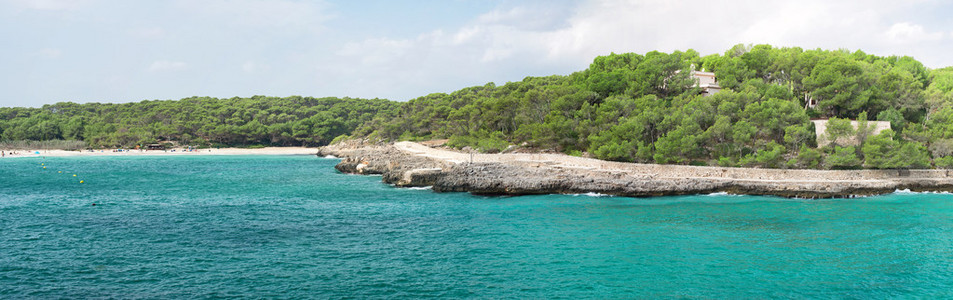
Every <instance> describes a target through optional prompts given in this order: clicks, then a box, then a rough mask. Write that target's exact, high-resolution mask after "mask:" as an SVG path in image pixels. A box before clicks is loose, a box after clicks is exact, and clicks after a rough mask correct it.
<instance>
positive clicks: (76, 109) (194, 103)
mask: <svg viewBox="0 0 953 300" xmlns="http://www.w3.org/2000/svg"><path fill="white" fill-rule="evenodd" d="M399 106H400V103H397V102H393V101H387V100H379V99H374V100H366V99H350V98H344V99H341V98H311V97H297V96H294V97H287V98H276V97H263V96H255V97H251V98H237V97H236V98H230V99H217V98H209V97H193V98H186V99H182V100H178V101H142V102H138V103H124V104H112V103H86V104H76V103H69V102H66V103H57V104H52V105H44V106H43V107H41V108H0V141H2V140H7V141H15V140H38V141H45V140H79V141H85V142H86V143H87V144H88V145H89V146H90V147H133V146H135V145H144V144H151V143H156V142H167V141H174V142H178V143H180V144H186V145H194V146H209V145H221V146H242V145H272V146H317V145H325V144H328V143H329V142H331V140H333V139H334V138H335V137H337V136H341V135H345V134H349V133H351V132H353V131H354V130H355V129H356V128H357V127H358V126H359V125H361V124H364V123H366V122H368V121H370V120H371V119H372V118H374V117H375V116H378V115H387V114H388V113H389V112H392V111H396V109H397V108H398V107H399Z"/></svg>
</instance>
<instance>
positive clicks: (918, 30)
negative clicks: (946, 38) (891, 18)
mask: <svg viewBox="0 0 953 300" xmlns="http://www.w3.org/2000/svg"><path fill="white" fill-rule="evenodd" d="M884 35H885V36H887V38H888V39H889V41H891V42H895V43H919V42H932V41H938V40H940V39H942V38H943V32H940V31H937V32H931V33H928V32H926V29H924V28H923V26H921V25H919V24H913V23H908V22H900V23H896V24H893V26H890V28H889V29H887V31H886V32H884Z"/></svg>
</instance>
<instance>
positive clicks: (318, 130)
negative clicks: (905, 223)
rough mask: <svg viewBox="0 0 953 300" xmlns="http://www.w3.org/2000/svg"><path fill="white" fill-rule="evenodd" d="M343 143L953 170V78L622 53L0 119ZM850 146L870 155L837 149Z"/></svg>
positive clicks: (102, 135) (817, 56)
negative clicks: (711, 90)
mask: <svg viewBox="0 0 953 300" xmlns="http://www.w3.org/2000/svg"><path fill="white" fill-rule="evenodd" d="M703 70H704V71H710V72H714V73H715V75H716V77H717V80H718V83H719V84H720V85H721V86H722V87H723V88H724V89H723V90H722V91H721V92H718V93H716V94H714V95H713V96H710V97H704V96H702V95H701V90H700V88H698V87H697V86H696V82H695V79H694V78H693V77H692V76H691V73H692V71H703ZM811 100H814V101H816V103H817V106H816V107H814V108H812V107H809V106H808V105H807V104H808V102H809V101H811ZM812 118H831V121H830V122H829V125H828V130H827V131H828V133H829V134H830V135H831V137H832V140H833V141H835V142H834V143H831V144H830V145H829V146H825V147H823V148H820V149H818V148H816V147H817V142H816V141H815V134H814V126H813V124H812V123H811V122H810V119H812ZM844 119H859V120H881V121H889V122H890V123H891V126H892V128H893V130H887V131H885V132H884V133H881V134H879V135H872V134H871V132H870V131H869V130H854V129H853V128H852V127H851V126H850V125H849V123H846V122H843V121H842V120H844ZM845 123H846V124H847V125H846V127H845V126H844V125H843V124H845ZM345 137H362V138H370V139H377V140H383V141H391V140H425V139H438V138H447V139H449V144H450V145H451V146H454V147H460V148H462V147H467V146H469V147H473V148H476V149H479V150H482V151H487V152H497V151H504V150H505V149H507V148H509V147H512V146H513V145H516V146H518V147H522V148H535V149H538V150H556V151H560V152H564V153H568V154H573V155H582V154H585V153H588V154H589V155H591V156H594V157H596V158H600V159H607V160H616V161H631V162H652V163H676V164H697V165H722V166H752V167H769V168H859V167H869V168H922V167H931V166H937V167H953V156H951V155H953V68H943V69H934V70H931V69H928V68H926V67H924V66H923V64H921V63H920V62H918V61H916V60H914V59H913V58H910V57H906V56H904V57H897V56H889V57H880V56H874V55H869V54H866V53H864V52H862V51H855V52H849V51H845V50H821V49H816V50H804V49H801V48H774V47H772V46H769V45H757V46H746V45H737V46H735V47H733V48H731V49H729V50H728V51H726V52H725V53H724V54H714V55H708V56H700V55H699V54H698V53H697V52H696V51H694V50H688V51H685V52H681V51H676V52H673V53H662V52H657V51H653V52H649V53H646V54H644V55H642V54H634V53H627V54H611V55H608V56H601V57H597V58H596V59H595V60H594V61H593V63H592V64H591V65H590V66H589V68H588V69H586V70H584V71H580V72H576V73H573V74H570V75H568V76H547V77H527V78H526V79H524V80H523V81H520V82H509V83H506V84H504V85H502V86H497V85H495V84H493V83H489V84H486V85H484V86H475V87H469V88H464V89H462V90H459V91H456V92H453V93H450V94H443V93H440V94H431V95H427V96H424V97H420V98H416V99H413V100H410V101H408V102H392V101H387V100H378V99H374V100H364V99H338V98H320V99H316V98H307V97H288V98H271V97H260V96H256V97H252V98H231V99H215V98H188V99H182V100H179V101H144V102H139V103H127V104H100V103H90V104H75V103H58V104H54V105H46V106H44V107H42V108H0V140H51V139H63V140H82V141H85V142H86V143H88V144H89V145H90V146H93V147H115V146H125V147H128V146H130V145H135V144H142V143H152V142H156V141H177V142H180V143H185V144H191V145H206V144H222V145H275V146H293V145H305V146H314V145H324V144H327V143H329V142H331V141H332V140H333V139H335V138H345ZM849 139H852V140H855V141H858V142H859V144H858V145H855V146H848V145H847V144H846V143H843V142H842V141H846V140H849Z"/></svg>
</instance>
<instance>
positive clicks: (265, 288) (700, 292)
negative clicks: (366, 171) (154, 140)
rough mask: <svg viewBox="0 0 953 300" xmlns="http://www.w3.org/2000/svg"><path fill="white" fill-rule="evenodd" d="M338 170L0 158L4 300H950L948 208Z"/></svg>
mask: <svg viewBox="0 0 953 300" xmlns="http://www.w3.org/2000/svg"><path fill="white" fill-rule="evenodd" d="M335 163H337V160H335V159H325V158H318V157H314V156H202V157H168V156H161V157H80V158H45V159H43V158H16V159H11V158H6V159H0V298H2V299H22V298H163V299H183V298H221V297H227V298H233V297H241V298H421V297H442V298H537V299H538V298H571V299H576V298H683V297H684V298H732V299H737V298H769V297H771V298H895V297H899V298H908V297H920V298H950V297H953V195H948V194H916V193H895V194H891V195H884V196H877V197H868V198H858V199H838V200H790V199H782V198H774V197H751V196H728V195H699V196H685V197H659V198H622V197H595V196H587V195H550V196H526V197H481V196H472V195H469V194H465V193H450V194H438V193H433V192H431V191H428V190H415V189H398V188H393V187H391V186H388V185H386V184H382V183H380V177H375V176H356V175H345V174H340V173H338V172H337V171H335V170H334V168H333V166H334V164H335ZM41 164H42V165H41ZM43 167H46V169H43ZM60 172H62V173H60ZM73 174H76V175H77V176H76V177H73V176H72V175H73ZM80 180H83V181H84V183H79V181H80ZM94 203H95V204H96V205H95V206H94V205H93V204H94Z"/></svg>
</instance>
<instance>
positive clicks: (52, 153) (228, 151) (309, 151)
mask: <svg viewBox="0 0 953 300" xmlns="http://www.w3.org/2000/svg"><path fill="white" fill-rule="evenodd" d="M3 151H4V153H5V156H4V157H3V158H17V157H64V156H139V155H174V156H182V155H314V154H315V153H317V152H318V150H317V148H305V147H266V148H258V149H244V148H221V149H198V150H193V151H188V150H187V149H168V150H123V151H122V152H119V151H114V150H113V149H104V150H92V151H89V150H84V151H66V150H13V152H16V153H17V154H11V150H3Z"/></svg>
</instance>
